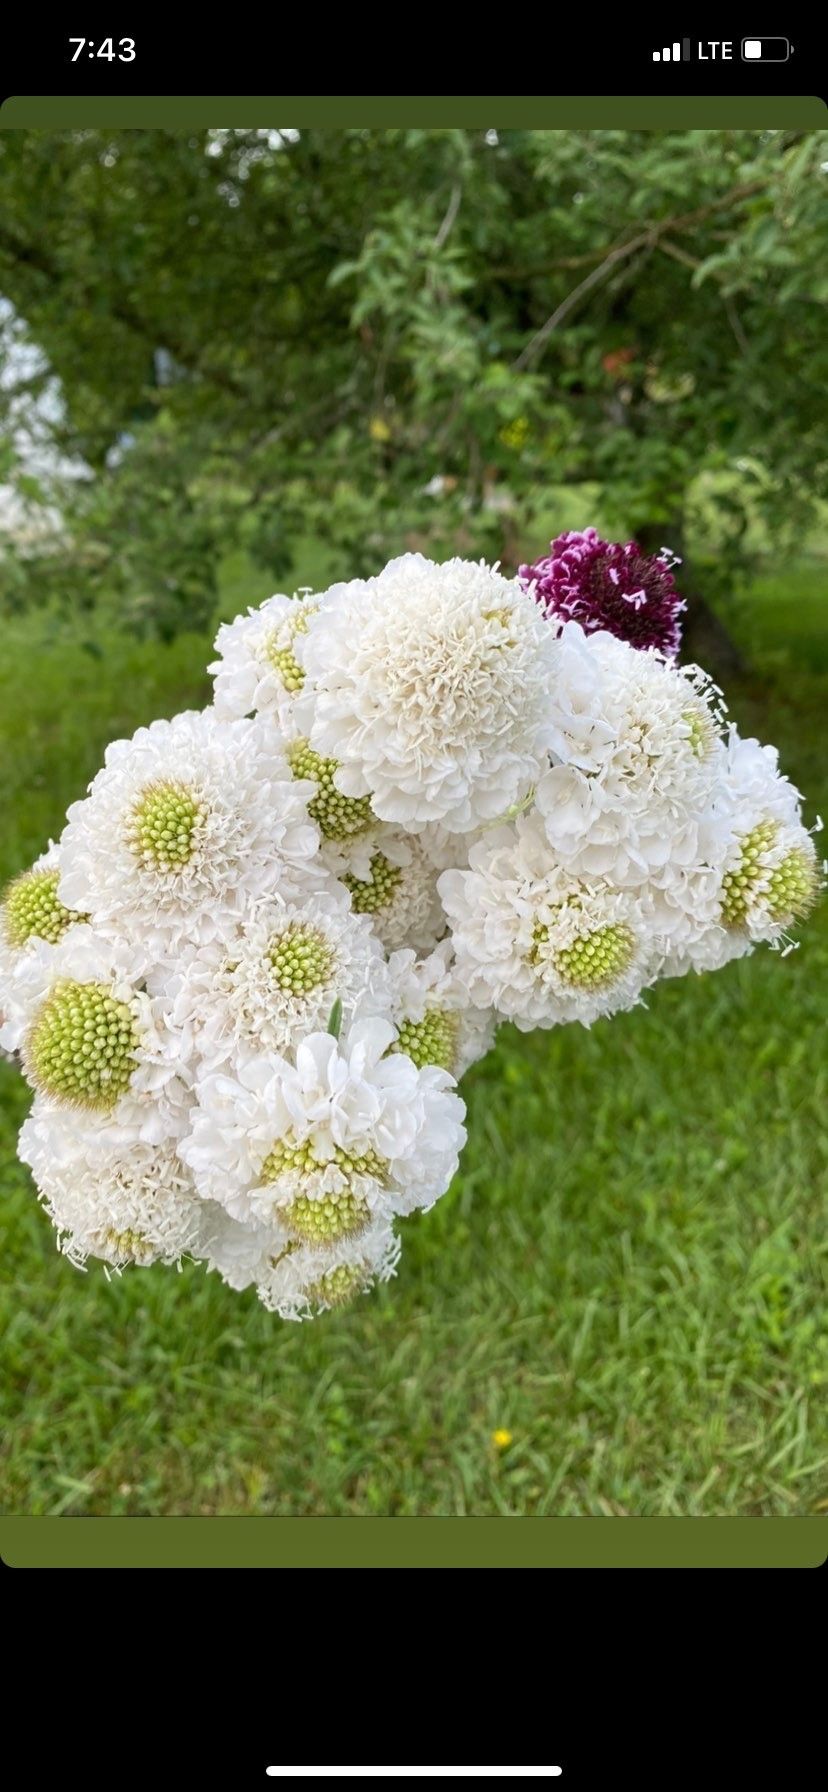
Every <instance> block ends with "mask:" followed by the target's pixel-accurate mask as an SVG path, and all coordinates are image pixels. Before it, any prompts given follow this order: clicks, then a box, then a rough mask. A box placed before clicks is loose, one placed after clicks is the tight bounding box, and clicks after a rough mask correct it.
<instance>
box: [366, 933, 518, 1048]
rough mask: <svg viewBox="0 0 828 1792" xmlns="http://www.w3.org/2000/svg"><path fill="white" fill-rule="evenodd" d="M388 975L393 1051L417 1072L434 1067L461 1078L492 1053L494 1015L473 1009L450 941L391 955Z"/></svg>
mask: <svg viewBox="0 0 828 1792" xmlns="http://www.w3.org/2000/svg"><path fill="white" fill-rule="evenodd" d="M388 971H389V977H390V983H391V994H392V1004H393V1006H392V1019H393V1021H394V1025H395V1026H396V1029H397V1043H396V1046H395V1047H394V1049H395V1050H396V1051H401V1052H404V1053H405V1054H406V1057H408V1058H410V1059H411V1061H412V1063H413V1064H416V1065H417V1066H418V1067H419V1068H422V1066H423V1065H425V1064H437V1065H439V1066H440V1068H441V1069H442V1070H448V1071H449V1072H450V1074H451V1075H452V1076H454V1077H458V1078H459V1077H461V1076H462V1075H463V1073H464V1071H466V1070H468V1068H469V1065H470V1064H475V1063H476V1062H477V1060H478V1058H482V1057H484V1056H485V1054H486V1052H487V1051H489V1050H490V1048H491V1046H492V1045H493V1044H494V1034H495V1016H494V1014H493V1013H485V1012H484V1011H483V1010H481V1009H479V1008H473V1007H471V1005H470V1003H469V998H468V994H467V991H466V986H465V983H464V981H463V979H462V978H461V977H460V976H458V973H457V966H456V962H455V958H454V950H453V947H452V944H451V941H450V940H444V941H443V942H442V943H441V944H440V945H439V946H437V947H435V950H434V951H433V952H429V953H428V954H427V955H426V956H424V957H418V955H417V953H416V952H411V951H408V950H406V951H401V952H394V953H392V955H391V958H390V960H389V964H388Z"/></svg>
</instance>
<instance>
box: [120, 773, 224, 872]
mask: <svg viewBox="0 0 828 1792" xmlns="http://www.w3.org/2000/svg"><path fill="white" fill-rule="evenodd" d="M205 819H206V811H205V808H204V804H203V802H201V800H200V798H199V797H198V796H197V795H196V793H195V791H193V790H191V789H189V787H188V786H187V785H186V784H176V783H174V782H173V781H172V780H169V781H168V780H166V779H165V780H164V781H163V782H161V783H158V784H151V785H150V786H149V787H148V788H147V789H146V790H144V791H143V792H142V794H141V796H140V797H139V799H138V802H137V803H136V804H135V807H134V809H133V811H132V814H131V816H130V819H129V823H128V826H127V841H128V843H129V845H130V847H131V849H132V851H133V853H134V854H135V857H136V859H137V860H138V862H139V864H141V865H143V866H144V868H145V870H147V871H158V872H160V873H161V874H162V875H163V876H169V875H174V874H175V873H176V872H177V871H182V870H183V869H184V866H185V865H188V864H189V862H190V860H191V858H192V856H193V854H194V852H195V851H196V848H197V847H198V845H199V842H200V840H201V836H202V834H203V832H204V822H205Z"/></svg>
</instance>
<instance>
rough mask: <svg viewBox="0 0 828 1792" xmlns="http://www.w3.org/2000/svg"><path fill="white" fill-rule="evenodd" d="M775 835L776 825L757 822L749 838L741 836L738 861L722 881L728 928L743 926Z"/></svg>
mask: <svg viewBox="0 0 828 1792" xmlns="http://www.w3.org/2000/svg"><path fill="white" fill-rule="evenodd" d="M778 832H779V828H778V825H777V823H776V822H775V821H760V822H759V824H758V826H757V827H755V828H751V830H750V833H749V834H743V836H742V839H741V841H740V843H739V858H738V861H737V863H736V864H735V865H734V867H733V869H732V871H726V872H725V875H724V877H723V879H722V920H723V921H724V923H725V925H726V926H727V927H741V926H743V925H744V922H745V920H746V919H747V913H748V909H749V908H750V905H751V900H752V897H753V893H754V891H755V889H756V886H757V884H759V883H761V881H762V876H763V868H762V860H763V857H764V854H765V853H768V852H770V851H771V849H772V847H773V844H774V841H775V840H776V836H777V834H778ZM783 863H784V861H783ZM780 869H781V867H780Z"/></svg>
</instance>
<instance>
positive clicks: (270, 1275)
mask: <svg viewBox="0 0 828 1792" xmlns="http://www.w3.org/2000/svg"><path fill="white" fill-rule="evenodd" d="M203 1207H204V1212H205V1214H207V1215H208V1219H207V1220H206V1222H205V1224H204V1226H203V1243H202V1245H201V1247H200V1249H199V1255H200V1257H201V1259H202V1261H203V1262H204V1263H206V1265H207V1268H208V1269H212V1270H216V1271H217V1272H218V1274H219V1275H220V1276H221V1278H222V1281H224V1282H226V1283H227V1284H228V1286H229V1287H230V1288H235V1289H244V1288H252V1287H255V1289H256V1293H257V1294H258V1296H259V1299H260V1301H262V1303H263V1305H264V1306H265V1307H267V1309H268V1311H269V1312H271V1313H278V1315H279V1317H280V1318H281V1319H310V1318H313V1317H314V1316H315V1315H317V1314H319V1313H324V1312H328V1311H330V1310H332V1309H334V1308H336V1307H344V1306H348V1305H350V1303H351V1302H352V1301H353V1300H355V1299H356V1298H357V1296H358V1295H360V1294H364V1293H366V1292H367V1291H368V1289H369V1288H371V1287H372V1286H374V1285H375V1284H376V1283H377V1282H387V1281H388V1280H389V1278H390V1277H391V1276H393V1275H395V1274H396V1269H397V1264H398V1262H399V1257H400V1245H399V1240H398V1239H397V1237H396V1236H395V1234H394V1231H393V1228H392V1227H391V1226H390V1225H389V1224H388V1222H387V1221H385V1220H374V1221H372V1223H371V1224H370V1225H369V1226H367V1227H366V1228H365V1230H364V1231H363V1232H361V1233H360V1234H359V1236H358V1237H357V1238H342V1239H339V1240H338V1241H337V1242H336V1243H334V1244H329V1245H316V1244H300V1243H299V1242H298V1241H297V1240H296V1239H291V1238H289V1237H288V1236H287V1234H286V1233H285V1232H284V1231H283V1230H282V1229H281V1228H280V1227H273V1226H260V1225H255V1224H251V1225H243V1224H242V1222H241V1221H240V1220H234V1219H231V1218H230V1216H229V1214H227V1213H225V1212H224V1210H223V1209H222V1208H221V1207H218V1206H216V1205H215V1204H214V1203H213V1202H205V1203H203Z"/></svg>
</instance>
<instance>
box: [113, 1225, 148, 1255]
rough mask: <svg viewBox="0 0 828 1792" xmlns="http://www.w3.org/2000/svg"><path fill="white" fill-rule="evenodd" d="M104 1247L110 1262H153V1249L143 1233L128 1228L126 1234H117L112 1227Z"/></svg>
mask: <svg viewBox="0 0 828 1792" xmlns="http://www.w3.org/2000/svg"><path fill="white" fill-rule="evenodd" d="M104 1245H105V1247H106V1251H107V1253H108V1254H109V1258H110V1260H112V1259H114V1260H115V1261H116V1262H118V1263H149V1262H151V1260H152V1256H153V1252H152V1247H151V1245H150V1244H149V1242H148V1240H147V1239H146V1238H145V1237H144V1235H143V1233H142V1232H135V1231H133V1230H132V1228H129V1227H128V1228H127V1230H126V1231H125V1232H116V1230H115V1228H114V1227H111V1228H110V1230H109V1231H108V1232H106V1233H105V1234H104Z"/></svg>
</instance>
